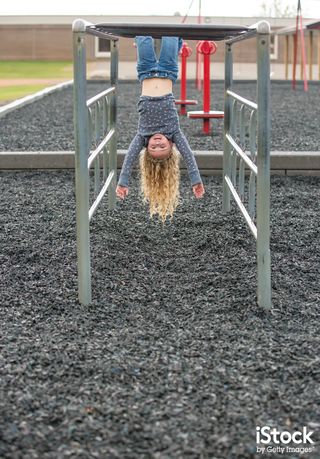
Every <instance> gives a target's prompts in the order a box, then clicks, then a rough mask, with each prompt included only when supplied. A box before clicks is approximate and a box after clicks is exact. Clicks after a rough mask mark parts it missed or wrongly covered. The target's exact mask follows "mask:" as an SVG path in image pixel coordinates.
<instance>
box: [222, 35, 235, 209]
mask: <svg viewBox="0 0 320 459" xmlns="http://www.w3.org/2000/svg"><path fill="white" fill-rule="evenodd" d="M232 71H233V56H232V45H231V44H228V43H227V44H226V50H225V79H224V133H223V137H224V146H223V212H229V211H230V207H231V206H230V190H229V187H228V186H227V184H226V182H225V179H224V178H225V176H228V177H230V174H231V146H230V144H229V142H228V141H227V140H226V135H227V134H228V133H229V131H230V126H231V112H232V110H231V98H230V97H229V96H228V94H227V91H228V89H230V88H231V85H232V79H233V75H232V73H233V72H232Z"/></svg>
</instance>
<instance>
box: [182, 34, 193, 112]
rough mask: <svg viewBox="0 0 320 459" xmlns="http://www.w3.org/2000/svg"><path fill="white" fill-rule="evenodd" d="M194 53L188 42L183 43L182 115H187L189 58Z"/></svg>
mask: <svg viewBox="0 0 320 459" xmlns="http://www.w3.org/2000/svg"><path fill="white" fill-rule="evenodd" d="M191 53H192V51H191V48H189V46H188V44H187V43H186V42H184V43H183V45H182V48H181V50H180V53H179V54H180V56H181V89H180V99H181V108H180V114H181V115H186V114H187V111H186V104H184V103H183V101H186V99H187V58H188V57H189V56H190V55H191Z"/></svg>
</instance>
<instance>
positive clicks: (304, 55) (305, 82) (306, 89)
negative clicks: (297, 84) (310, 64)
mask: <svg viewBox="0 0 320 459" xmlns="http://www.w3.org/2000/svg"><path fill="white" fill-rule="evenodd" d="M300 36H301V65H302V66H303V88H304V90H305V91H308V82H307V63H306V49H305V43H304V32H303V24H302V15H300Z"/></svg>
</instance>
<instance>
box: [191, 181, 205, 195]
mask: <svg viewBox="0 0 320 459" xmlns="http://www.w3.org/2000/svg"><path fill="white" fill-rule="evenodd" d="M192 191H193V194H194V195H195V197H196V198H197V199H201V198H202V197H203V195H204V193H205V190H204V186H203V184H202V183H197V184H196V185H193V187H192Z"/></svg>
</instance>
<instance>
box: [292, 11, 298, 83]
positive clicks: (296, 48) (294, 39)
mask: <svg viewBox="0 0 320 459" xmlns="http://www.w3.org/2000/svg"><path fill="white" fill-rule="evenodd" d="M298 20H299V18H298V13H297V17H296V31H295V34H294V37H293V69H292V72H293V73H292V89H296V68H297V52H298V26H299V22H298Z"/></svg>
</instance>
